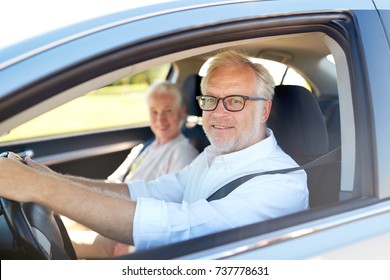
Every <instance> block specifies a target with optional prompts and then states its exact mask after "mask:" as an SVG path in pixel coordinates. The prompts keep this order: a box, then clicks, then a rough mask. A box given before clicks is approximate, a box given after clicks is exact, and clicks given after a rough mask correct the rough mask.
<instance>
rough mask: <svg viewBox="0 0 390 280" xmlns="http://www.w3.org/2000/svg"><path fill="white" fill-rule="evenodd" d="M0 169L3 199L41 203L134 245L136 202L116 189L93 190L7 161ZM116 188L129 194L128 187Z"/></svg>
mask: <svg viewBox="0 0 390 280" xmlns="http://www.w3.org/2000/svg"><path fill="white" fill-rule="evenodd" d="M0 169H1V172H0V197H5V198H8V199H11V200H15V201H19V202H34V203H39V204H41V205H43V206H45V207H47V208H49V209H52V210H53V211H55V212H57V213H59V214H61V215H64V216H67V217H69V218H70V219H72V220H74V221H76V222H79V223H80V224H84V225H86V226H87V227H89V228H91V229H93V230H95V231H97V232H99V233H101V234H102V235H105V236H107V237H109V238H112V239H116V240H118V241H121V242H124V243H128V244H133V219H134V212H135V206H136V203H135V202H134V201H130V199H129V198H126V197H124V196H120V195H117V194H118V193H117V192H111V191H110V189H111V188H114V186H111V187H110V188H99V187H98V188H95V187H94V188H91V187H89V186H87V185H84V184H82V183H81V182H84V181H83V180H81V181H77V180H69V179H68V178H66V176H58V175H57V173H55V172H42V170H41V171H40V170H36V169H33V168H29V167H28V166H26V165H24V164H22V163H20V162H18V161H16V160H12V159H7V158H0ZM113 185H115V186H116V187H118V188H119V189H121V190H122V191H123V189H126V191H127V186H126V185H125V184H119V185H118V184H113ZM127 192H128V191H127Z"/></svg>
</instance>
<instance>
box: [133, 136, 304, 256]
mask: <svg viewBox="0 0 390 280" xmlns="http://www.w3.org/2000/svg"><path fill="white" fill-rule="evenodd" d="M267 136H268V137H267V138H266V139H264V140H262V141H260V142H259V143H256V144H255V145H252V146H250V147H248V148H246V149H243V150H241V151H238V152H234V153H230V154H226V155H216V154H215V151H214V150H213V147H212V146H209V147H207V148H206V149H205V151H204V152H203V153H201V154H200V155H199V156H198V157H197V158H196V159H195V160H194V161H193V162H192V163H191V164H190V165H189V166H187V167H185V168H184V169H183V170H181V171H180V172H178V173H172V174H169V175H165V176H162V177H160V178H157V179H156V180H153V181H150V182H148V183H146V182H145V181H132V182H129V183H128V187H129V191H130V194H131V198H132V199H133V200H136V201H137V206H136V211H135V217H134V229H133V238H134V244H135V246H136V248H137V249H147V248H152V247H156V246H162V245H166V244H170V243H174V242H178V241H183V240H187V239H190V238H194V237H198V236H202V235H206V234H210V233H214V232H218V231H222V230H226V229H231V228H235V227H240V226H243V225H247V224H251V223H255V222H260V221H264V220H267V219H271V218H276V217H280V216H283V215H287V214H290V213H293V212H297V211H302V210H306V209H307V208H308V189H307V183H306V180H307V177H306V173H305V172H304V171H303V170H300V171H296V172H292V173H288V174H275V175H263V176H257V177H255V178H252V179H251V180H249V181H247V182H246V183H244V184H242V185H241V186H239V187H238V188H236V189H235V190H234V191H233V192H231V193H230V194H229V195H228V196H226V197H225V198H223V199H219V200H215V201H211V202H208V201H207V200H206V199H207V198H208V197H209V196H210V195H211V194H213V193H214V192H215V191H216V190H218V189H219V188H221V187H222V186H224V185H225V184H227V183H229V182H231V181H232V180H234V179H236V178H238V177H241V176H243V175H247V174H253V173H257V172H262V171H269V170H277V169H285V168H290V167H296V166H297V164H296V163H295V161H294V160H293V159H291V157H290V156H288V155H287V154H285V153H284V152H283V151H282V150H281V149H280V147H279V146H278V145H277V142H276V140H275V138H274V136H273V133H272V131H271V130H270V129H267ZM208 162H211V164H210V165H209V163H208Z"/></svg>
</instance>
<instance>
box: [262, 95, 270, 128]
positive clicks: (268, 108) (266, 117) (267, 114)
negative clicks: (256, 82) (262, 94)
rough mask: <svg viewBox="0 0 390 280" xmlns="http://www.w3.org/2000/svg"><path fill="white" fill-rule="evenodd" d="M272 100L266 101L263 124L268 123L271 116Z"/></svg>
mask: <svg viewBox="0 0 390 280" xmlns="http://www.w3.org/2000/svg"><path fill="white" fill-rule="evenodd" d="M271 108H272V100H267V101H264V107H263V113H262V115H261V122H262V123H266V122H267V120H268V118H269V115H270V114H271Z"/></svg>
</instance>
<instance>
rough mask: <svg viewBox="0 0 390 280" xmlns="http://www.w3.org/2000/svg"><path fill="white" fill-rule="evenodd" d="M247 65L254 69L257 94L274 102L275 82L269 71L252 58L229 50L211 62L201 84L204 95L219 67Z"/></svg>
mask: <svg viewBox="0 0 390 280" xmlns="http://www.w3.org/2000/svg"><path fill="white" fill-rule="evenodd" d="M242 65H247V66H249V67H250V68H252V69H253V71H254V73H255V75H256V79H257V87H256V89H255V90H256V94H257V95H258V96H260V97H264V98H266V99H269V100H272V98H273V96H274V92H275V91H274V88H275V82H274V78H273V77H272V76H271V74H270V73H269V71H268V70H267V69H266V68H265V67H264V66H263V65H261V64H259V63H254V62H252V61H251V60H250V58H249V57H248V56H247V55H246V54H244V53H242V52H239V51H236V50H228V51H225V52H222V53H219V54H217V55H216V56H215V57H214V59H213V60H212V61H211V63H210V65H209V67H208V69H207V72H206V75H205V76H204V77H203V79H202V82H201V85H200V86H201V91H202V93H203V94H206V86H207V83H208V80H209V78H210V75H211V73H213V71H214V70H216V69H217V68H219V67H231V66H242Z"/></svg>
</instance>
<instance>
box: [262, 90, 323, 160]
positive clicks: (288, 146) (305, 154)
mask: <svg viewBox="0 0 390 280" xmlns="http://www.w3.org/2000/svg"><path fill="white" fill-rule="evenodd" d="M268 126H269V127H270V128H271V129H272V130H273V132H274V134H275V137H276V140H277V141H278V144H279V146H280V147H281V148H282V149H283V150H284V151H285V152H286V153H288V154H289V155H290V156H292V157H293V158H294V159H295V160H296V161H297V162H298V163H299V164H303V163H305V162H307V161H309V160H312V159H314V158H316V157H318V156H321V155H323V154H325V153H326V152H328V149H329V143H328V132H327V129H326V125H325V121H324V119H323V116H322V113H321V110H320V107H319V105H318V103H317V101H316V99H315V97H314V96H313V94H312V93H311V92H310V91H308V90H307V89H306V88H304V87H301V86H293V85H281V86H276V87H275V96H274V99H273V103H272V109H271V114H270V117H269V119H268Z"/></svg>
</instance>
